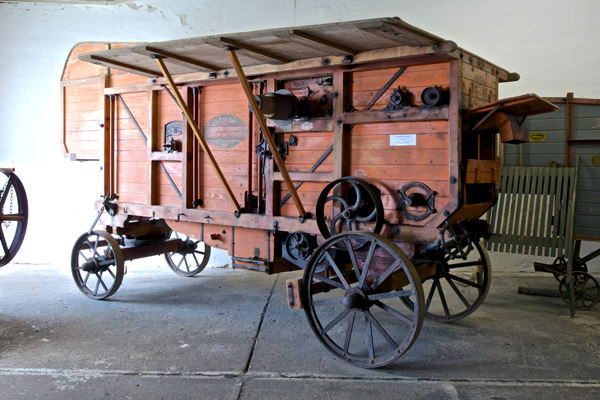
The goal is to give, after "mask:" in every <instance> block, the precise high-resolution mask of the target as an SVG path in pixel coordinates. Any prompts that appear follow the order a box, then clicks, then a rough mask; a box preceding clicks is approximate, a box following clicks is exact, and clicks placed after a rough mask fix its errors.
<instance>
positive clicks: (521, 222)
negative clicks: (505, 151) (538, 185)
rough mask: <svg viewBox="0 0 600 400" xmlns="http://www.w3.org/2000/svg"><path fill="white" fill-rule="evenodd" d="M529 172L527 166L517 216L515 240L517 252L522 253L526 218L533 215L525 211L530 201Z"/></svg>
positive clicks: (525, 236) (530, 171)
mask: <svg viewBox="0 0 600 400" xmlns="http://www.w3.org/2000/svg"><path fill="white" fill-rule="evenodd" d="M531 173H532V168H527V169H526V170H525V186H524V188H523V206H522V207H521V208H520V210H521V211H520V213H521V215H520V218H519V232H518V234H519V240H518V241H517V253H519V254H522V253H523V245H524V244H525V242H526V240H527V234H528V232H527V220H530V219H531V218H532V217H533V215H531V214H529V213H527V212H526V210H528V204H529V202H530V197H531V183H532V182H531Z"/></svg>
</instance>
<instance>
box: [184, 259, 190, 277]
mask: <svg viewBox="0 0 600 400" xmlns="http://www.w3.org/2000/svg"><path fill="white" fill-rule="evenodd" d="M183 261H184V262H185V269H187V272H188V274H189V273H190V265H189V264H188V262H187V257H186V256H183Z"/></svg>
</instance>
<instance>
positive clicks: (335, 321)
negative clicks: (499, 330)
mask: <svg viewBox="0 0 600 400" xmlns="http://www.w3.org/2000/svg"><path fill="white" fill-rule="evenodd" d="M356 242H360V243H365V244H366V250H365V251H362V252H359V251H356V249H354V248H353V243H356ZM342 248H343V249H346V251H341V250H339V249H342ZM332 249H337V251H336V252H335V257H332V255H331V254H332V252H330V250H332ZM334 258H335V259H334ZM323 260H325V262H323ZM324 266H325V267H324ZM302 286H303V289H302V291H303V293H302V294H303V301H304V309H305V312H306V317H307V319H308V322H309V325H310V327H311V328H312V330H313V332H314V333H315V335H316V336H317V338H318V339H319V341H320V342H321V343H322V344H323V345H324V346H325V348H327V350H329V351H330V352H331V353H333V355H334V356H336V357H338V358H340V359H342V360H345V361H346V362H348V363H350V364H353V365H356V366H359V367H362V368H377V367H381V366H383V365H386V364H389V363H391V362H392V361H394V360H396V359H397V358H399V357H400V356H402V354H404V353H405V352H406V351H407V350H408V349H409V348H410V347H411V346H412V345H413V343H414V342H415V341H416V339H417V337H418V336H419V332H420V330H421V326H422V324H423V319H424V308H423V307H422V304H423V301H424V300H423V289H422V287H421V280H420V278H419V276H418V275H417V272H416V270H415V268H414V266H413V265H412V263H411V261H410V260H409V259H408V257H407V256H406V255H405V254H404V252H403V251H402V250H401V249H400V248H398V246H396V245H395V244H394V243H393V242H391V241H390V240H387V239H385V238H383V237H382V236H379V235H377V234H374V233H371V232H347V233H341V234H338V235H335V236H332V237H331V238H329V239H328V240H326V241H325V242H323V244H321V245H320V246H319V247H318V248H317V249H316V250H315V252H314V253H313V255H312V257H311V259H310V261H309V263H308V266H307V268H306V270H305V272H304V279H303V285H302ZM404 297H405V298H409V299H410V301H411V302H412V303H413V304H414V305H415V307H414V308H413V310H411V311H409V312H407V311H406V308H405V307H403V306H402V303H401V301H400V298H404ZM401 310H402V311H401Z"/></svg>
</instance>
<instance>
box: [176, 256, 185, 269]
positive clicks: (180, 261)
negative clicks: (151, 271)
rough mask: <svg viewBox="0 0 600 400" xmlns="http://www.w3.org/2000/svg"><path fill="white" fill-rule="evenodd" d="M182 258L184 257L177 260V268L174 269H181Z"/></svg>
mask: <svg viewBox="0 0 600 400" xmlns="http://www.w3.org/2000/svg"><path fill="white" fill-rule="evenodd" d="M184 258H185V257H181V260H179V264H177V268H176V269H179V267H181V264H182V263H183V259H184Z"/></svg>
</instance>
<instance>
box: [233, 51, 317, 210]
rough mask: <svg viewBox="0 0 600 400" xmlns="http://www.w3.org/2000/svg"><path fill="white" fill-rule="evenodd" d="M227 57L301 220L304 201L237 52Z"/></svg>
mask: <svg viewBox="0 0 600 400" xmlns="http://www.w3.org/2000/svg"><path fill="white" fill-rule="evenodd" d="M227 55H228V56H229V59H230V60H231V64H232V65H233V68H234V69H235V73H236V74H237V76H238V78H239V80H240V83H241V84H242V88H243V89H244V92H245V93H246V97H247V98H248V102H249V103H250V108H252V112H253V113H254V115H255V116H256V119H257V120H258V123H259V125H260V128H261V129H262V131H263V135H264V137H265V139H266V140H267V143H268V144H269V148H270V149H272V151H271V153H272V154H273V159H274V160H275V163H276V164H277V166H278V167H279V171H280V172H281V175H282V177H283V180H284V181H285V184H286V186H287V188H288V190H289V192H290V194H291V195H292V199H293V200H294V204H295V205H296V208H297V209H298V213H299V214H300V217H301V218H304V217H306V211H305V210H304V207H303V206H302V201H300V197H299V196H298V192H296V188H295V187H294V184H293V183H292V180H291V179H290V175H289V173H288V171H287V168H286V167H285V164H284V163H283V159H282V158H281V154H279V152H278V151H277V144H276V143H275V140H273V136H272V135H271V131H270V130H269V127H268V126H267V123H266V122H265V118H264V117H263V115H262V112H261V111H260V108H259V107H258V103H257V102H256V99H255V98H254V94H253V93H252V89H250V84H249V83H248V79H246V75H245V74H244V70H243V69H242V66H241V65H240V60H238V58H237V54H235V50H231V49H229V50H227Z"/></svg>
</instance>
